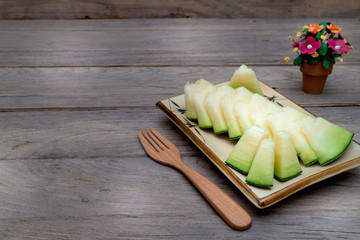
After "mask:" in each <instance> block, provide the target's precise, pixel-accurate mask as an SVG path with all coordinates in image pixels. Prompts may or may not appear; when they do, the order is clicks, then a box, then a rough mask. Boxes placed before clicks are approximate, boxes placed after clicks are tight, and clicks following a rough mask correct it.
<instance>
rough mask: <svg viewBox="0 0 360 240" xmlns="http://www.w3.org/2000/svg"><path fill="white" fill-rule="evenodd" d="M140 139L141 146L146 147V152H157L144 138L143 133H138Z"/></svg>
mask: <svg viewBox="0 0 360 240" xmlns="http://www.w3.org/2000/svg"><path fill="white" fill-rule="evenodd" d="M138 137H139V140H140V142H141V145H142V146H143V147H144V149H145V151H150V152H153V151H156V150H155V149H154V147H153V146H152V145H151V144H150V142H149V141H148V140H147V139H146V138H145V137H144V135H143V134H142V133H141V132H138Z"/></svg>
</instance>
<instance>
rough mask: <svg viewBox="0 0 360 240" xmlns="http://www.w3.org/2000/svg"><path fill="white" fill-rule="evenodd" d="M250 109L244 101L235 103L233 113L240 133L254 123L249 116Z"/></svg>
mask: <svg viewBox="0 0 360 240" xmlns="http://www.w3.org/2000/svg"><path fill="white" fill-rule="evenodd" d="M250 111H251V109H250V107H249V105H248V104H246V103H237V104H235V106H234V114H235V117H236V121H237V122H238V124H239V126H240V129H241V134H242V135H243V134H244V133H245V132H246V130H248V128H250V127H251V126H252V125H254V124H253V123H252V121H251V120H250V117H249V112H250Z"/></svg>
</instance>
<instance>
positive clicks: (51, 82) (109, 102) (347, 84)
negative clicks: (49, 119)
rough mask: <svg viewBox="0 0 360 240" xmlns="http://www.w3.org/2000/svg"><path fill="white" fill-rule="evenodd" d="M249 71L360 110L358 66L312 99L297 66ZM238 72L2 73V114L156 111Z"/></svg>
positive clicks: (288, 90) (294, 92) (287, 91)
mask: <svg viewBox="0 0 360 240" xmlns="http://www.w3.org/2000/svg"><path fill="white" fill-rule="evenodd" d="M251 67H252V68H253V69H254V71H255V72H256V74H257V76H258V78H259V79H260V80H262V81H263V82H264V83H266V84H268V85H269V86H271V87H274V88H276V90H277V91H279V92H280V93H282V94H284V95H286V96H287V97H288V98H290V99H292V100H293V101H295V102H296V103H298V104H300V105H302V106H305V107H308V106H337V107H341V106H360V81H359V74H360V70H359V67H358V66H349V65H344V64H341V63H339V64H336V65H335V68H334V71H333V73H332V74H331V75H330V76H329V78H328V80H327V83H326V87H325V90H324V93H323V94H322V95H310V94H306V93H304V92H303V91H302V90H301V88H302V85H301V84H302V80H301V79H302V76H301V72H300V71H299V69H298V67H294V66H292V65H285V64H284V66H251ZM236 69H237V67H113V68H101V67H96V68H94V67H93V68H89V67H86V68H80V67H76V68H73V67H69V68H64V67H63V68H0V76H1V85H0V99H1V101H0V111H15V110H16V111H20V110H34V109H39V110H41V109H44V110H46V109H47V108H51V109H53V110H61V109H69V110H71V109H72V110H81V109H85V110H86V109H88V110H89V109H95V110H96V109H97V110H99V109H101V108H103V107H105V108H108V109H119V108H123V107H133V108H144V107H153V106H154V104H155V103H156V102H157V101H159V100H162V99H166V98H169V97H172V96H175V95H178V94H182V93H183V91H184V89H183V87H184V85H185V83H187V82H195V81H196V80H197V79H200V78H204V79H207V80H208V81H211V82H213V83H219V82H222V81H225V80H227V79H230V78H231V76H232V74H233V72H234V71H235V70H236ZM19 86H21V87H19ZM340 86H341V87H340ZM139 93H141V94H139Z"/></svg>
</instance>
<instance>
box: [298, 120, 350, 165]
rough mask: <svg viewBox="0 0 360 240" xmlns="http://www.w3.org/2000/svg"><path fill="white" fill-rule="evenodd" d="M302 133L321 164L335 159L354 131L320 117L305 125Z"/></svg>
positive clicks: (342, 150)
mask: <svg viewBox="0 0 360 240" xmlns="http://www.w3.org/2000/svg"><path fill="white" fill-rule="evenodd" d="M302 133H303V134H304V135H305V137H306V139H307V140H308V142H309V144H310V146H311V148H312V149H313V150H314V152H315V154H316V156H318V158H319V159H318V161H319V163H320V165H322V166H323V165H326V164H328V163H330V162H332V161H334V160H336V159H337V158H338V157H339V156H340V155H341V154H342V153H343V152H344V151H345V150H346V148H347V147H348V146H349V145H350V143H351V140H352V138H353V136H354V133H352V132H350V131H348V130H346V129H344V128H342V127H339V126H337V125H335V124H333V123H331V122H329V121H327V120H325V119H323V118H321V117H318V118H316V121H314V122H313V123H310V124H308V125H306V126H305V127H304V128H303V129H302Z"/></svg>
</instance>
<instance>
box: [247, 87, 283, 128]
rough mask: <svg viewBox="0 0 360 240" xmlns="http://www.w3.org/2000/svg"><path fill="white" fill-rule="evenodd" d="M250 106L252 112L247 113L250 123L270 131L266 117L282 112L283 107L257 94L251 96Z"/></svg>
mask: <svg viewBox="0 0 360 240" xmlns="http://www.w3.org/2000/svg"><path fill="white" fill-rule="evenodd" d="M250 105H251V109H252V111H250V112H249V116H250V119H251V122H252V123H253V124H254V125H259V126H262V127H264V128H266V129H270V127H269V125H268V121H267V115H268V114H272V113H276V112H281V111H283V107H281V106H280V105H278V104H276V103H273V102H271V101H269V100H268V99H267V98H265V97H262V96H260V95H258V94H254V95H253V96H252V98H251V101H250Z"/></svg>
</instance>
